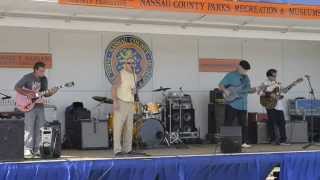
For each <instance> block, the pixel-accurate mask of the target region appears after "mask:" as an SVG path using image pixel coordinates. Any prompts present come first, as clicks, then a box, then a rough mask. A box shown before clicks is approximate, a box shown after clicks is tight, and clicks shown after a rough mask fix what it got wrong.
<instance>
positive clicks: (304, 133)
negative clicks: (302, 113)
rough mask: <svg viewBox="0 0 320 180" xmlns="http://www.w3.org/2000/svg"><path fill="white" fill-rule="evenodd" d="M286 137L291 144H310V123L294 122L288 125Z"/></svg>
mask: <svg viewBox="0 0 320 180" xmlns="http://www.w3.org/2000/svg"><path fill="white" fill-rule="evenodd" d="M286 135H287V139H288V142H290V143H307V142H308V123H307V122H306V121H292V122H289V123H286Z"/></svg>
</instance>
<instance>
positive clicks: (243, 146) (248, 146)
mask: <svg viewBox="0 0 320 180" xmlns="http://www.w3.org/2000/svg"><path fill="white" fill-rule="evenodd" d="M241 147H242V148H251V145H249V144H247V143H243V144H242V145H241Z"/></svg>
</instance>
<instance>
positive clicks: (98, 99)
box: [92, 96, 113, 104]
mask: <svg viewBox="0 0 320 180" xmlns="http://www.w3.org/2000/svg"><path fill="white" fill-rule="evenodd" d="M92 99H94V100H96V101H98V102H101V103H106V104H113V100H112V99H110V98H107V97H102V96H93V97H92Z"/></svg>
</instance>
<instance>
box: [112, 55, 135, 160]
mask: <svg viewBox="0 0 320 180" xmlns="http://www.w3.org/2000/svg"><path fill="white" fill-rule="evenodd" d="M135 80H136V76H135V74H134V60H133V59H132V58H128V59H127V60H126V62H125V64H124V68H123V69H122V70H121V71H120V74H119V76H118V77H117V78H116V80H115V81H114V83H113V85H112V98H113V114H114V122H113V151H114V154H115V156H119V155H124V154H131V153H133V152H132V131H133V115H134V112H135V110H134V109H135V106H134V93H135V91H136V82H135ZM121 142H122V143H121Z"/></svg>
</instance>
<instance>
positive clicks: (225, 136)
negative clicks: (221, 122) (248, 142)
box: [220, 126, 242, 153]
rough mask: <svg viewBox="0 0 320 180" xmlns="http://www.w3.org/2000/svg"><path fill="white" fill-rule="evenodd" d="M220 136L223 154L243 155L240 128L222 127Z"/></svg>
mask: <svg viewBox="0 0 320 180" xmlns="http://www.w3.org/2000/svg"><path fill="white" fill-rule="evenodd" d="M220 134H221V147H220V148H221V152H222V153H241V144H242V134H241V127H240V126H222V127H221V132H220Z"/></svg>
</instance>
